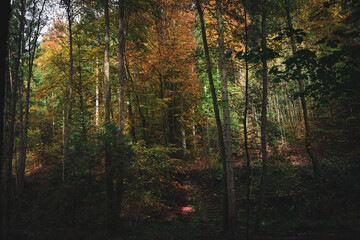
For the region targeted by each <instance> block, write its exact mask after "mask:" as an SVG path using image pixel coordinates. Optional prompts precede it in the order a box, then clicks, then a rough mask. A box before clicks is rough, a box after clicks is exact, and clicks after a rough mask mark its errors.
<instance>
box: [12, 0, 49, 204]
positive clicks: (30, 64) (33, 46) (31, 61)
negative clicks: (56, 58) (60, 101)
mask: <svg viewBox="0 0 360 240" xmlns="http://www.w3.org/2000/svg"><path fill="white" fill-rule="evenodd" d="M46 1H47V0H44V1H43V3H42V7H41V10H40V12H39V15H38V19H37V26H36V29H35V34H34V38H33V39H31V38H30V39H29V42H28V44H29V52H28V54H29V61H28V76H27V86H26V97H25V115H24V125H23V128H22V135H23V137H22V141H21V144H20V146H21V152H20V157H19V177H18V179H19V187H18V198H19V199H18V200H19V208H20V210H21V205H22V195H23V191H24V175H25V163H26V148H27V133H28V126H29V111H30V92H31V88H30V87H31V79H32V71H33V65H34V58H35V52H36V43H37V40H38V37H39V34H40V20H41V16H42V13H43V11H44V9H45V4H46ZM34 19H35V13H33V18H32V22H33V21H34ZM31 25H32V24H31ZM30 32H32V27H30Z"/></svg>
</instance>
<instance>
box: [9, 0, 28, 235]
mask: <svg viewBox="0 0 360 240" xmlns="http://www.w3.org/2000/svg"><path fill="white" fill-rule="evenodd" d="M25 13H26V8H25V1H24V0H21V1H20V21H19V32H18V42H17V55H16V59H15V68H14V81H13V84H12V89H11V90H12V94H11V118H10V132H9V136H10V137H9V144H8V155H7V157H8V159H7V161H6V162H5V191H4V193H5V202H4V230H5V231H4V232H5V235H6V231H7V230H8V229H9V227H10V215H11V209H12V159H13V154H14V139H15V120H16V118H15V117H16V102H17V87H18V82H19V75H20V73H19V71H20V62H21V54H22V47H23V45H22V44H23V37H24V35H23V34H24V26H25Z"/></svg>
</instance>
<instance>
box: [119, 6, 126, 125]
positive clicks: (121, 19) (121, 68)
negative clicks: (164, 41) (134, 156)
mask: <svg viewBox="0 0 360 240" xmlns="http://www.w3.org/2000/svg"><path fill="white" fill-rule="evenodd" d="M124 7H125V6H124V0H119V49H118V56H119V65H118V72H119V89H118V92H119V127H120V129H122V130H124V126H125V117H124V106H125V81H124V80H125V63H124V60H125V58H124V54H125V33H124V27H125V23H124V15H125V14H124V13H125V10H124Z"/></svg>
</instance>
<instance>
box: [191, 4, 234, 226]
mask: <svg viewBox="0 0 360 240" xmlns="http://www.w3.org/2000/svg"><path fill="white" fill-rule="evenodd" d="M196 8H197V11H198V14H199V18H200V25H201V35H202V41H203V45H204V52H205V61H206V72H207V75H208V78H209V85H210V92H211V97H212V104H213V108H214V113H215V120H216V128H217V134H218V147H219V151H220V156H221V159H220V160H221V162H222V163H223V216H222V221H223V226H224V227H226V226H227V225H228V206H227V205H228V200H227V191H226V189H227V186H226V181H225V169H226V168H225V146H224V136H223V130H222V124H221V119H220V112H219V107H218V102H217V96H216V90H215V86H214V79H213V75H212V72H211V70H212V64H211V59H210V53H209V47H208V43H207V38H206V30H205V22H204V13H203V10H202V8H201V3H200V0H196Z"/></svg>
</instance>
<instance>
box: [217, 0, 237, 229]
mask: <svg viewBox="0 0 360 240" xmlns="http://www.w3.org/2000/svg"><path fill="white" fill-rule="evenodd" d="M221 2H222V1H221V0H217V1H216V15H217V19H218V25H219V30H218V34H219V69H220V78H221V95H222V102H223V104H224V106H223V123H224V146H225V167H226V168H225V169H226V185H227V195H228V229H229V230H230V231H231V232H233V231H235V227H236V222H237V211H236V196H235V182H234V172H233V168H234V167H233V160H232V150H231V131H230V110H229V97H228V87H227V81H226V66H225V64H226V62H225V46H224V36H223V34H224V32H223V31H224V30H223V20H222V7H221Z"/></svg>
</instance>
